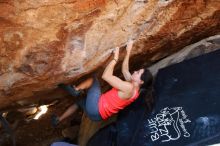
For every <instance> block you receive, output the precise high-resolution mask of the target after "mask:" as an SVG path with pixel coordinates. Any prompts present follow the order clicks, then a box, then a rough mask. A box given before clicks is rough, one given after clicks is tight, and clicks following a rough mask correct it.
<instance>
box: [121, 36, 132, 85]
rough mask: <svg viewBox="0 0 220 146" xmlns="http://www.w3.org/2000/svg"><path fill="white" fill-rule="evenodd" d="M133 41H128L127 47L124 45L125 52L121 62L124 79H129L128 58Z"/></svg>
mask: <svg viewBox="0 0 220 146" xmlns="http://www.w3.org/2000/svg"><path fill="white" fill-rule="evenodd" d="M133 43H134V42H133V40H129V41H128V43H127V47H126V51H127V54H126V56H125V58H124V61H123V63H122V73H123V75H124V78H125V80H126V81H131V73H130V72H129V58H130V53H131V49H132V46H133Z"/></svg>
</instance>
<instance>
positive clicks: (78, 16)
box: [0, 0, 220, 109]
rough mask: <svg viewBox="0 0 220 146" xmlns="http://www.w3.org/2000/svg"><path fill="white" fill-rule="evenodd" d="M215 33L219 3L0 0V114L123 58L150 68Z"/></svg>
mask: <svg viewBox="0 0 220 146" xmlns="http://www.w3.org/2000/svg"><path fill="white" fill-rule="evenodd" d="M219 32H220V2H219V0H109V1H106V0H38V1H36V0H16V1H14V0H1V2H0V109H2V108H4V107H7V106H9V105H12V104H16V101H19V100H22V99H24V98H33V97H34V96H35V95H36V94H37V93H39V92H45V91H53V90H54V89H55V88H56V86H57V84H58V83H60V82H72V81H74V80H76V79H78V78H80V77H82V76H83V75H85V74H88V73H90V72H92V71H94V70H96V69H97V68H100V67H102V66H103V65H104V64H105V63H106V61H107V60H108V58H109V56H111V52H112V48H114V47H116V46H119V47H120V50H121V51H120V52H121V53H122V55H121V60H122V59H123V54H124V52H125V51H124V46H125V44H126V41H127V40H128V39H129V38H133V39H135V40H136V42H135V44H134V49H133V52H132V61H131V64H132V66H138V65H143V64H150V63H154V62H155V61H157V60H160V59H161V58H164V57H165V56H168V55H170V54H172V53H173V52H175V51H177V50H179V49H181V48H183V47H184V46H186V45H188V44H191V43H193V42H196V41H198V40H201V39H202V38H205V37H207V36H211V35H214V34H219Z"/></svg>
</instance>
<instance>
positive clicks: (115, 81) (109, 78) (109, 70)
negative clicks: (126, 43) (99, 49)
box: [102, 48, 130, 92]
mask: <svg viewBox="0 0 220 146" xmlns="http://www.w3.org/2000/svg"><path fill="white" fill-rule="evenodd" d="M114 53H115V54H114V59H113V60H112V61H111V62H110V63H109V64H108V65H107V67H106V68H105V70H104V72H103V74H102V79H103V80H105V81H106V82H107V83H109V84H110V85H111V86H112V87H114V88H117V89H118V90H120V91H122V92H123V91H124V92H126V91H127V90H129V89H130V84H129V83H128V82H126V81H123V80H121V79H120V78H118V77H116V76H114V75H113V71H114V67H115V65H116V63H117V60H118V55H119V50H118V48H117V50H116V51H115V52H114Z"/></svg>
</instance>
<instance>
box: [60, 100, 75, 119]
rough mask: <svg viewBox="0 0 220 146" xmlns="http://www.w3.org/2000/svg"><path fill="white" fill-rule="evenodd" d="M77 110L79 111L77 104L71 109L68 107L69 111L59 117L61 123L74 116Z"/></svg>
mask: <svg viewBox="0 0 220 146" xmlns="http://www.w3.org/2000/svg"><path fill="white" fill-rule="evenodd" d="M77 109H78V105H77V104H75V103H74V104H73V105H71V106H70V107H68V109H67V110H66V111H65V112H64V113H63V114H62V115H61V116H60V117H59V122H61V121H63V120H64V119H66V118H67V117H69V116H70V115H72V114H73V113H74V112H75V111H76V110H77Z"/></svg>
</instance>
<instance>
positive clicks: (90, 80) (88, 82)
mask: <svg viewBox="0 0 220 146" xmlns="http://www.w3.org/2000/svg"><path fill="white" fill-rule="evenodd" d="M93 80H94V79H93V78H88V79H87V80H85V81H84V82H82V83H80V84H79V85H78V86H76V87H75V89H76V90H84V89H88V88H89V87H91V86H92V83H93Z"/></svg>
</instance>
